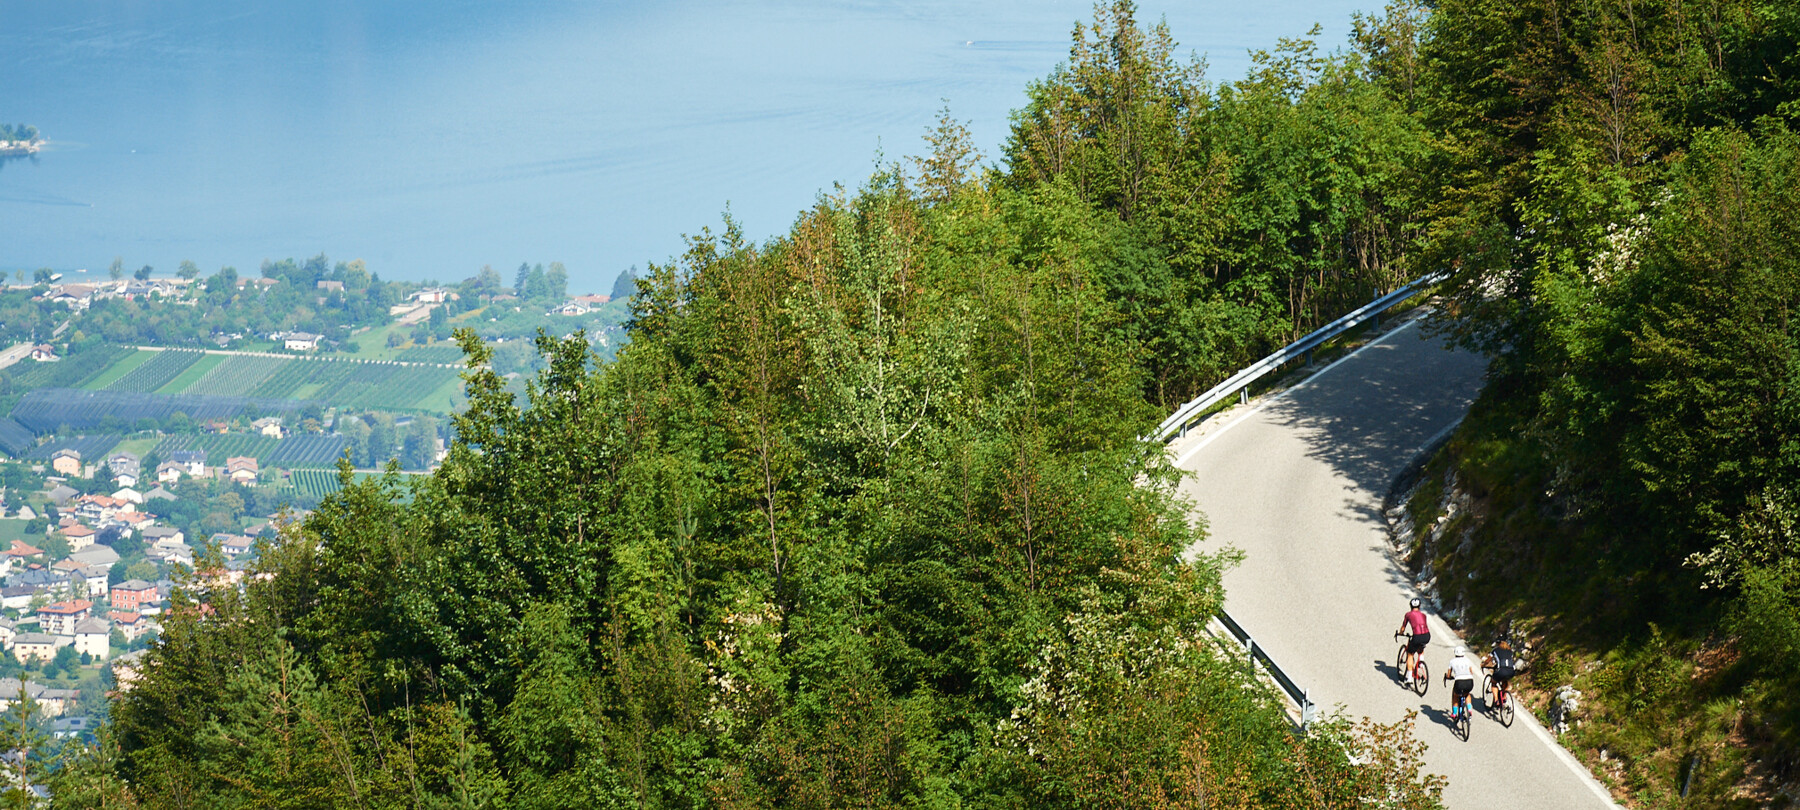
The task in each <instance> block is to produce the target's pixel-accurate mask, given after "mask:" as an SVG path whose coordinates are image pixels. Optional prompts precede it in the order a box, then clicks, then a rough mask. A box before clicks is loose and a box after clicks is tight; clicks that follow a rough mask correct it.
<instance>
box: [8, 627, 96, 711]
mask: <svg viewBox="0 0 1800 810" xmlns="http://www.w3.org/2000/svg"><path fill="white" fill-rule="evenodd" d="M27 635H39V634H36V633H28V634H27ZM51 650H52V651H51V653H50V658H54V657H56V653H55V645H52V647H51ZM13 655H14V656H15V657H19V658H20V660H24V659H23V657H20V656H19V654H18V650H17V649H14V651H13ZM45 660H49V659H48V658H46V659H45ZM26 697H30V698H31V699H32V701H33V702H35V703H37V708H38V711H39V712H40V713H42V714H43V715H44V716H46V717H59V716H61V715H62V713H63V712H66V711H68V710H69V705H70V704H72V703H74V702H75V699H76V698H79V697H81V690H79V689H52V688H50V687H48V686H45V685H43V684H41V683H32V682H31V681H23V682H21V681H19V680H18V679H17V678H0V712H3V711H6V710H7V709H10V708H12V706H13V704H15V703H18V702H19V701H20V700H23V699H25V698H26Z"/></svg>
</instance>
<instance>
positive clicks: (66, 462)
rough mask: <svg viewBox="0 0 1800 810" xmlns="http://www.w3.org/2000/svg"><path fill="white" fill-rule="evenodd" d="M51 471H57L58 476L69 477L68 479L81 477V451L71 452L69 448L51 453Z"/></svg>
mask: <svg viewBox="0 0 1800 810" xmlns="http://www.w3.org/2000/svg"><path fill="white" fill-rule="evenodd" d="M50 469H52V470H55V471H56V474H57V475H62V476H68V477H80V475H81V452H80V451H79V450H70V449H69V448H67V447H65V448H63V449H61V450H58V451H56V452H54V453H51V454H50Z"/></svg>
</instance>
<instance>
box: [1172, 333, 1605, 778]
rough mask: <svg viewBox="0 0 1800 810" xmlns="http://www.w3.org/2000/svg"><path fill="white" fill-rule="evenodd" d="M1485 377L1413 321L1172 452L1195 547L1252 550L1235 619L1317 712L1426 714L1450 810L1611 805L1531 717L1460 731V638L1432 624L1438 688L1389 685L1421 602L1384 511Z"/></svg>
mask: <svg viewBox="0 0 1800 810" xmlns="http://www.w3.org/2000/svg"><path fill="white" fill-rule="evenodd" d="M1485 368H1486V364H1485V361H1484V360H1483V359H1482V358H1480V357H1479V356H1477V355H1473V354H1469V353H1467V352H1453V351H1448V350H1446V349H1445V348H1444V346H1443V344H1442V343H1441V342H1440V341H1438V340H1436V339H1431V338H1427V337H1426V336H1425V335H1424V334H1423V330H1422V329H1421V328H1420V327H1419V325H1418V323H1417V321H1412V322H1408V323H1407V324H1405V325H1403V326H1400V327H1397V328H1395V329H1394V330H1392V331H1390V332H1388V333H1387V334H1386V335H1385V336H1384V337H1382V338H1380V339H1379V340H1376V341H1374V342H1372V343H1370V344H1369V345H1368V346H1366V347H1364V348H1363V349H1361V350H1360V351H1358V352H1356V353H1354V354H1352V355H1350V356H1348V357H1346V358H1344V359H1342V360H1339V361H1337V362H1336V363H1333V364H1331V365H1330V366H1327V367H1325V368H1324V369H1323V370H1321V371H1320V372H1318V373H1317V374H1315V375H1314V376H1313V377H1311V378H1309V379H1308V380H1307V381H1305V382H1303V383H1301V384H1299V385H1296V386H1294V387H1293V388H1289V389H1287V390H1286V391H1284V392H1282V393H1280V394H1275V395H1271V396H1269V397H1265V398H1264V399H1262V400H1260V401H1257V402H1254V403H1252V404H1251V405H1250V406H1249V407H1248V408H1239V409H1238V410H1237V411H1236V412H1229V413H1226V414H1222V415H1220V416H1217V417H1214V419H1213V420H1212V421H1211V422H1210V423H1209V424H1208V426H1207V428H1206V429H1205V430H1201V431H1197V432H1193V433H1190V434H1189V435H1188V436H1187V437H1186V438H1183V439H1178V440H1176V441H1175V442H1172V443H1171V444H1170V445H1169V449H1170V451H1171V452H1172V453H1173V454H1174V456H1175V458H1176V459H1177V460H1178V463H1179V464H1180V466H1182V467H1183V468H1185V469H1189V470H1192V471H1193V472H1194V477H1193V478H1192V479H1191V480H1189V481H1187V482H1186V483H1185V484H1184V485H1183V490H1184V493H1185V494H1186V495H1187V496H1188V497H1189V498H1191V499H1193V501H1194V503H1195V505H1196V506H1197V507H1198V509H1199V511H1200V512H1201V513H1202V514H1204V515H1205V517H1206V520H1207V521H1208V524H1209V527H1208V534H1209V537H1208V539H1207V540H1206V541H1205V542H1204V543H1202V544H1201V546H1200V548H1199V549H1197V550H1200V551H1213V550H1217V549H1219V548H1221V547H1224V546H1227V545H1229V546H1234V547H1236V548H1238V549H1241V550H1243V552H1244V553H1245V559H1244V563H1243V564H1242V565H1240V566H1238V567H1237V568H1235V569H1233V570H1232V571H1230V572H1228V573H1227V574H1226V576H1225V589H1226V599H1225V604H1226V609H1227V610H1228V611H1229V612H1230V613H1231V615H1232V617H1233V618H1235V619H1237V620H1238V622H1239V623H1241V624H1242V625H1243V626H1244V629H1245V630H1247V631H1248V632H1249V633H1250V634H1251V635H1252V636H1253V637H1255V639H1256V641H1257V643H1258V644H1259V645H1260V646H1262V647H1263V648H1264V649H1266V650H1267V651H1268V652H1269V654H1270V655H1271V656H1273V657H1274V659H1275V660H1276V661H1277V662H1279V663H1280V664H1281V666H1282V668H1284V669H1286V670H1287V672H1288V673H1289V674H1290V675H1292V676H1293V677H1294V679H1295V680H1296V681H1298V682H1299V683H1300V685H1301V686H1302V687H1304V688H1306V689H1307V690H1308V691H1309V693H1310V695H1311V697H1312V699H1313V702H1315V703H1317V704H1319V705H1320V706H1321V707H1323V708H1324V709H1325V710H1327V711H1329V710H1331V709H1332V708H1333V707H1338V708H1341V709H1342V710H1343V711H1344V712H1345V713H1346V714H1348V715H1349V716H1350V717H1353V718H1354V717H1362V716H1368V717H1371V718H1374V719H1375V720H1378V721H1380V722H1384V723H1391V722H1395V721H1397V720H1400V719H1401V718H1402V717H1404V716H1405V713H1406V711H1407V710H1408V709H1412V710H1414V711H1417V712H1418V713H1419V715H1418V717H1417V719H1416V721H1415V726H1414V731H1415V732H1416V733H1417V734H1418V736H1419V737H1420V739H1422V740H1423V741H1424V742H1425V743H1426V744H1427V745H1428V746H1429V749H1428V750H1427V751H1426V754H1425V761H1426V767H1427V769H1428V770H1429V771H1431V772H1433V773H1439V774H1443V775H1444V776H1446V777H1448V779H1449V785H1448V787H1447V788H1446V789H1445V791H1444V799H1445V803H1446V804H1447V805H1448V806H1449V807H1451V808H1458V809H1459V810H1460V809H1461V808H1471V809H1472V808H1489V807H1546V808H1547V807H1556V808H1565V807H1568V808H1577V807H1611V806H1614V805H1613V804H1612V801H1611V799H1610V797H1609V795H1608V794H1607V792H1606V790H1605V789H1604V788H1602V787H1601V786H1600V785H1599V784H1598V783H1597V782H1595V781H1594V779H1593V777H1592V776H1591V775H1589V774H1588V773H1587V771H1586V770H1585V769H1583V768H1582V767H1581V766H1580V765H1579V764H1578V763H1576V762H1575V760H1574V759H1573V758H1572V757H1570V756H1569V754H1568V752H1566V751H1564V750H1563V749H1562V748H1560V747H1559V746H1557V745H1556V744H1555V742H1554V741H1553V740H1552V739H1551V737H1550V736H1549V735H1548V734H1547V733H1546V732H1545V731H1544V730H1543V728H1542V727H1541V726H1539V725H1538V724H1537V722H1536V721H1535V720H1533V719H1532V718H1531V717H1530V716H1529V715H1528V714H1527V713H1525V712H1520V713H1519V716H1518V719H1517V720H1516V721H1515V722H1514V723H1513V725H1512V727H1511V728H1506V727H1503V726H1501V725H1500V724H1499V723H1498V722H1496V721H1494V720H1491V719H1488V718H1487V717H1486V716H1485V715H1479V714H1478V715H1477V716H1476V717H1475V719H1474V722H1473V727H1472V729H1471V731H1470V735H1469V737H1470V738H1469V740H1468V742H1464V741H1462V740H1461V739H1459V738H1457V737H1456V736H1454V735H1453V734H1452V733H1451V730H1450V727H1449V726H1448V725H1447V717H1446V716H1445V707H1447V706H1448V704H1449V698H1450V690H1449V689H1448V687H1447V685H1445V684H1444V683H1443V682H1442V681H1441V680H1440V677H1441V673H1442V672H1443V670H1444V667H1445V664H1446V663H1447V662H1448V660H1449V658H1450V655H1451V647H1453V646H1454V645H1456V644H1458V643H1460V642H1459V641H1458V640H1457V639H1456V637H1455V635H1454V633H1452V631H1451V630H1450V629H1449V628H1448V627H1446V626H1444V624H1443V623H1442V622H1441V621H1440V620H1439V619H1438V618H1437V617H1436V616H1435V615H1434V616H1433V617H1432V628H1431V635H1432V644H1431V649H1430V650H1429V651H1427V653H1426V655H1427V659H1426V660H1427V662H1428V663H1429V664H1430V665H1431V675H1432V686H1431V690H1430V692H1428V693H1427V694H1426V696H1425V697H1422V698H1421V697H1419V696H1417V695H1415V694H1413V693H1412V692H1409V691H1405V690H1403V689H1401V687H1400V686H1399V682H1398V681H1397V679H1396V673H1395V670H1394V666H1393V658H1394V652H1395V650H1396V649H1397V648H1398V646H1399V645H1398V644H1396V643H1394V642H1393V641H1392V640H1391V636H1392V633H1393V632H1394V630H1395V629H1396V628H1398V627H1399V625H1400V616H1401V614H1402V613H1404V612H1406V603H1407V600H1408V599H1409V598H1411V597H1412V596H1413V595H1414V593H1413V586H1412V583H1411V581H1410V578H1409V577H1408V576H1407V575H1406V574H1405V572H1403V571H1402V570H1401V569H1400V568H1399V567H1397V566H1396V565H1395V564H1394V562H1393V559H1392V557H1391V556H1390V555H1389V554H1388V541H1387V535H1386V530H1385V528H1384V524H1383V520H1382V517H1381V500H1382V497H1383V496H1384V495H1385V494H1386V492H1387V489H1388V485H1389V483H1390V482H1391V481H1392V480H1393V477H1394V475H1395V474H1396V473H1398V472H1399V471H1400V470H1401V468H1402V467H1403V466H1404V465H1405V464H1406V463H1407V461H1408V460H1409V459H1411V458H1412V457H1413V456H1414V455H1415V454H1416V453H1417V452H1418V451H1419V450H1420V449H1421V448H1422V447H1424V446H1425V445H1426V444H1428V443H1430V442H1431V441H1433V440H1434V439H1435V438H1436V437H1438V436H1440V435H1441V434H1442V433H1443V432H1444V431H1447V430H1449V429H1450V428H1451V427H1452V426H1454V425H1455V423H1456V421H1457V420H1458V419H1460V418H1461V416H1462V414H1463V412H1464V411H1466V410H1467V409H1468V406H1469V403H1470V402H1472V401H1473V400H1474V398H1475V395H1476V393H1478V392H1479V391H1480V388H1481V382H1482V374H1483V371H1484V370H1485ZM1483 651H1484V652H1485V647H1484V648H1483ZM1477 686H1478V687H1479V681H1478V682H1477ZM1477 701H1478V702H1477V708H1479V707H1480V705H1481V703H1480V701H1481V698H1480V696H1479V695H1477Z"/></svg>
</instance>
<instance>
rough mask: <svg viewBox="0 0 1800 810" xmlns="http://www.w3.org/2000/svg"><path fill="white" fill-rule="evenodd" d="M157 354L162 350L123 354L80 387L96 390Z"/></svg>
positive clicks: (113, 381) (111, 382)
mask: <svg viewBox="0 0 1800 810" xmlns="http://www.w3.org/2000/svg"><path fill="white" fill-rule="evenodd" d="M159 354H162V352H147V351H141V350H140V351H135V352H132V353H131V354H128V355H125V358H124V359H122V360H120V361H119V362H117V363H114V364H112V365H110V366H107V367H106V370H105V371H102V372H100V376H98V377H95V378H93V379H92V380H89V381H88V384H87V385H85V386H82V387H83V388H86V389H88V390H90V391H98V390H100V389H102V388H105V387H107V386H109V385H112V384H113V383H115V382H117V381H118V380H119V378H120V377H123V376H125V375H126V374H128V373H130V372H131V371H132V370H133V369H135V368H137V367H138V366H141V365H143V364H144V363H145V362H147V361H148V360H149V359H150V358H152V357H155V356H157V355H159Z"/></svg>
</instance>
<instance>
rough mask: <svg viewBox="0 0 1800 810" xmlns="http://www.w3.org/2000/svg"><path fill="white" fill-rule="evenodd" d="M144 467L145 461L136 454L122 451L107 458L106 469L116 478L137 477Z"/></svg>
mask: <svg viewBox="0 0 1800 810" xmlns="http://www.w3.org/2000/svg"><path fill="white" fill-rule="evenodd" d="M142 467H143V459H140V458H138V455H137V454H136V453H128V452H125V451H122V450H121V451H119V452H117V453H114V454H112V455H110V456H107V457H106V468H107V469H108V470H110V471H111V472H112V474H113V477H114V478H117V477H119V476H121V475H130V476H132V477H136V476H137V475H138V473H139V471H140V470H141V469H142ZM120 486H126V487H128V486H132V485H131V484H120Z"/></svg>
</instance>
